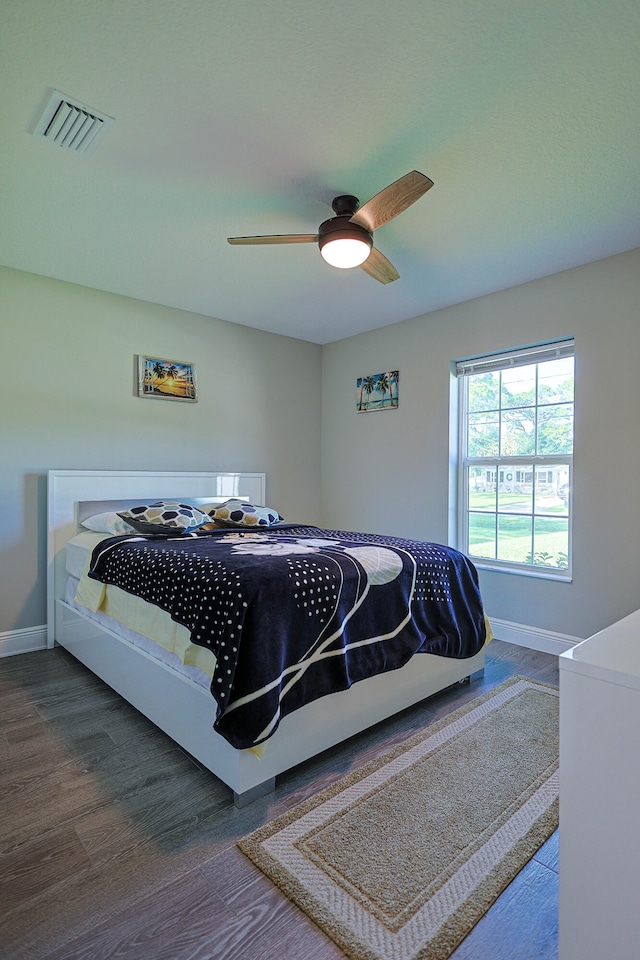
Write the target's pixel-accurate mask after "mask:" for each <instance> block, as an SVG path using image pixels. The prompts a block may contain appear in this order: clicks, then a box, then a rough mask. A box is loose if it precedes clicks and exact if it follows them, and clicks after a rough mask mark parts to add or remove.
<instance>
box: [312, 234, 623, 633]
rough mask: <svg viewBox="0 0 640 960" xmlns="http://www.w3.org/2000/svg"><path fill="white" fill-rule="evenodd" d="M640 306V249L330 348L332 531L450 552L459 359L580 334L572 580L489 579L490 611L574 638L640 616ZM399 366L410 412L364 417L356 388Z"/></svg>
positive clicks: (327, 411) (326, 359) (325, 456)
mask: <svg viewBox="0 0 640 960" xmlns="http://www.w3.org/2000/svg"><path fill="white" fill-rule="evenodd" d="M638 304H640V250H635V251H632V252H630V253H625V254H620V255H619V256H616V257H611V258H609V259H606V260H601V261H598V262H596V263H593V264H589V265H587V266H584V267H578V268H575V269H573V270H569V271H566V272H563V273H559V274H555V275H554V276H551V277H547V278H545V279H542V280H536V281H534V282H532V283H528V284H525V285H522V286H520V287H515V288H512V289H510V290H505V291H502V292H500V293H495V294H491V295H489V296H486V297H483V298H481V299H478V300H474V301H470V302H467V303H463V304H460V305H458V306H454V307H449V308H447V309H445V310H440V311H438V312H435V313H431V314H429V315H427V316H423V317H417V318H415V319H412V320H408V321H405V322H403V323H400V324H396V325H394V326H391V327H386V328H384V329H382V330H378V331H374V332H372V333H368V334H362V335H360V336H357V337H353V338H351V339H347V340H342V341H340V342H337V343H333V344H330V345H329V346H327V347H325V348H324V351H323V415H322V438H323V446H322V467H323V474H322V475H323V482H322V513H323V522H324V523H326V524H327V525H330V526H335V527H340V528H345V527H346V528H351V529H357V530H370V531H373V532H378V533H389V534H397V535H401V536H409V537H417V538H420V539H427V540H434V541H439V542H443V543H446V542H448V540H447V537H448V507H449V429H450V424H449V390H450V368H451V362H452V361H453V360H455V359H458V358H461V357H466V356H470V355H474V354H481V353H485V352H491V351H497V350H503V349H507V348H510V347H517V346H522V345H527V344H531V343H536V342H539V341H542V340H544V339H546V338H557V337H563V336H574V337H575V345H576V390H575V401H576V415H575V447H574V517H573V551H574V563H573V581H572V582H571V583H570V584H567V583H558V582H551V581H542V580H538V579H532V578H529V577H524V576H517V575H513V574H505V573H496V572H494V571H481V573H480V581H481V587H482V591H483V596H484V600H485V605H486V608H487V612H488V614H489V616H490V617H492V618H494V619H496V620H497V621H498V622H500V621H504V622H505V623H508V624H519V625H524V626H525V627H531V628H533V631H532V632H533V633H535V632H536V630H537V631H539V632H542V631H547V632H549V633H551V634H553V635H560V636H561V637H566V638H573V639H575V638H579V639H584V638H586V637H588V636H590V635H591V634H593V633H594V632H596V631H598V630H600V629H602V628H603V627H605V626H607V625H608V624H610V623H612V622H614V621H616V620H618V619H620V618H621V617H624V616H626V615H627V614H629V613H631V612H632V611H634V610H636V609H637V608H638V607H640V589H639V587H640V576H639V575H640V498H639V497H638V478H639V477H640V444H639V443H638V415H639V413H640V375H639V373H638V370H639V365H640V316H639V313H638ZM389 369H398V370H399V371H400V406H399V409H398V410H397V411H384V412H377V413H361V414H358V413H356V404H355V397H356V378H357V377H358V376H361V375H363V374H368V373H378V372H380V371H381V370H389ZM496 633H497V635H498V636H500V632H499V631H498V630H496ZM503 638H504V639H509V637H508V636H504V635H503Z"/></svg>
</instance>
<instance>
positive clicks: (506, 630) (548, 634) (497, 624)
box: [489, 616, 582, 656]
mask: <svg viewBox="0 0 640 960" xmlns="http://www.w3.org/2000/svg"><path fill="white" fill-rule="evenodd" d="M489 622H490V624H491V628H492V630H493V635H494V637H496V639H497V640H506V642H507V643H517V644H518V645H519V646H521V647H529V649H530V650H540V651H541V652H542V653H555V654H557V655H558V656H559V655H560V654H561V653H564V652H565V651H566V650H570V649H571V647H575V645H576V643H581V642H582V638H580V637H570V636H567V635H566V634H564V633H554V632H552V631H551V630H543V629H542V628H541V627H527V626H525V624H522V623H511V621H509V620H498V619H497V618H496V617H491V616H489Z"/></svg>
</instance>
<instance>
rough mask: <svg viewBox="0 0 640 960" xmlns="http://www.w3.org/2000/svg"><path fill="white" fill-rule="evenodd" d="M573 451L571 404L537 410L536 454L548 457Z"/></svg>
mask: <svg viewBox="0 0 640 960" xmlns="http://www.w3.org/2000/svg"><path fill="white" fill-rule="evenodd" d="M572 450H573V404H572V403H559V404H554V405H552V406H548V407H539V408H538V453H539V454H542V455H546V456H549V455H550V454H555V453H571V451H572Z"/></svg>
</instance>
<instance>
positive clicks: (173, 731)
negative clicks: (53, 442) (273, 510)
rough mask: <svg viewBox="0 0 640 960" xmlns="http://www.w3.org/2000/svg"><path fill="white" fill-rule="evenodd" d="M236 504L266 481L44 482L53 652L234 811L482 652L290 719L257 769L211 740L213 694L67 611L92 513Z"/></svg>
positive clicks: (101, 478)
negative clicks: (183, 757) (152, 733)
mask: <svg viewBox="0 0 640 960" xmlns="http://www.w3.org/2000/svg"><path fill="white" fill-rule="evenodd" d="M232 496H239V497H242V498H243V499H248V500H251V501H252V502H254V503H261V504H264V503H266V502H268V501H267V499H266V496H265V475H264V474H263V473H172V472H162V473H157V472H154V473H147V472H144V471H136V472H132V473H126V472H121V471H106V470H88V471H87V470H84V471H83V470H51V471H49V475H48V574H47V587H48V601H47V602H48V610H47V614H48V646H50V647H53V646H54V645H55V644H59V645H60V646H62V647H64V648H65V649H66V650H68V651H69V652H70V653H72V654H73V655H74V656H75V657H76V658H77V659H78V660H79V661H80V662H81V663H83V664H84V665H85V666H86V667H88V668H89V670H91V671H92V672H93V673H95V674H96V675H97V676H98V677H100V678H101V679H102V680H103V681H104V682H105V683H107V684H108V685H109V686H110V687H112V688H113V689H114V690H115V691H117V693H119V694H120V695H121V696H122V697H124V699H125V700H127V701H128V702H129V703H130V704H132V705H133V706H134V707H136V708H137V709H138V710H139V711H140V712H141V713H143V714H144V715H145V716H146V717H148V718H149V719H150V720H151V721H152V722H153V723H155V724H156V726H158V727H159V728H160V729H161V730H163V731H164V732H165V733H166V734H168V736H170V737H171V738H172V739H173V740H175V741H176V742H177V743H179V744H180V745H181V746H182V747H183V748H184V749H185V750H187V751H188V753H190V754H191V755H192V756H193V757H195V758H196V759H197V760H198V761H199V762H200V763H202V764H203V765H204V766H205V767H206V768H207V769H208V770H210V771H211V772H212V773H213V774H215V776H216V777H219V778H220V780H222V781H224V783H226V784H227V785H228V786H229V787H231V789H232V790H233V794H234V802H235V804H236V806H244V805H245V804H246V803H249V802H250V801H251V800H253V799H254V798H255V797H257V796H259V795H261V794H264V793H266V792H268V791H270V790H272V789H273V788H274V786H275V778H276V776H277V775H278V774H279V773H282V772H283V771H285V770H288V769H290V768H291V767H294V766H295V765H296V764H298V763H301V762H302V761H303V760H307V759H309V758H310V757H313V756H315V755H316V754H318V753H320V752H321V751H323V750H326V749H327V748H328V747H331V746H334V745H335V744H336V743H340V742H342V741H343V740H346V739H347V738H348V737H350V736H353V734H355V733H359V732H360V731H361V730H364V729H366V728H367V727H370V726H373V724H375V723H378V722H379V721H380V720H384V719H386V718H387V717H390V716H392V715H393V714H394V713H398V712H399V711H400V710H403V709H405V708H406V707H408V706H411V705H412V704H414V703H418V702H419V701H421V700H424V699H425V698H426V697H429V696H432V695H433V694H434V693H437V692H438V691H439V690H443V689H444V688H445V687H448V686H450V685H451V684H453V683H456V682H459V681H462V680H464V679H465V678H467V677H469V676H471V677H475V676H476V675H481V674H482V671H483V669H484V650H482V651H480V653H478V654H476V656H474V657H471V658H469V659H467V660H453V659H450V658H446V657H436V656H431V655H430V654H420V656H416V657H414V658H413V659H412V660H411V662H410V663H409V664H407V665H406V666H405V667H403V668H402V669H400V670H394V671H391V672H389V673H386V674H383V675H382V676H377V677H372V678H370V679H368V680H363V681H360V682H359V683H356V684H354V686H353V687H351V689H350V690H346V691H344V692H340V693H335V694H332V695H331V696H330V697H323V698H321V699H319V700H316V701H314V702H313V703H311V704H308V705H307V706H306V707H304V708H302V709H300V710H297V711H296V712H295V713H293V714H291V715H289V716H288V717H285V718H284V720H283V721H282V722H281V724H280V726H279V728H278V730H277V731H276V733H275V734H274V736H273V737H271V738H270V740H269V742H268V744H267V747H266V750H265V751H264V755H263V756H262V758H261V759H258V758H257V757H256V756H255V754H253V753H252V752H251V751H250V750H236V749H235V748H234V747H232V746H231V745H230V744H229V743H227V741H226V740H225V739H224V738H223V737H221V736H220V735H219V734H217V733H216V732H215V731H214V730H213V722H214V719H215V701H214V699H213V697H212V696H211V694H210V693H209V691H208V690H206V689H204V688H203V687H201V686H199V685H198V684H197V683H195V682H194V681H193V680H191V679H189V678H187V677H185V676H184V675H182V674H180V673H178V672H177V671H176V670H174V669H172V668H171V667H169V666H167V665H165V664H163V663H162V662H161V661H160V660H156V659H154V658H153V657H151V656H149V655H148V654H147V653H145V652H144V651H142V650H140V649H139V648H138V647H136V646H134V645H133V644H131V643H130V642H128V641H127V640H123V639H122V638H121V637H119V636H117V635H116V634H115V633H112V632H111V631H110V630H108V629H105V628H104V627H101V626H99V625H98V624H96V623H95V622H93V621H91V620H89V619H88V618H86V617H84V616H82V615H81V614H79V613H78V612H77V611H76V610H75V609H73V608H72V607H71V606H69V605H68V604H67V603H65V600H64V596H65V589H66V583H67V579H68V574H67V572H66V568H65V547H66V543H67V541H68V540H69V539H70V538H71V537H73V536H75V534H76V533H78V531H79V530H80V529H81V527H80V522H81V520H83V519H85V518H86V517H87V516H90V515H91V514H93V513H100V512H103V511H106V510H115V509H119V508H122V507H126V506H130V505H133V504H135V503H145V502H147V503H148V502H149V501H150V500H152V499H164V500H181V501H184V502H187V503H192V504H194V505H197V504H198V502H200V503H204V502H207V501H211V500H213V499H215V498H220V499H222V500H224V499H227V498H228V497H232Z"/></svg>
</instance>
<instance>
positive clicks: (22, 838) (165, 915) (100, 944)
mask: <svg viewBox="0 0 640 960" xmlns="http://www.w3.org/2000/svg"><path fill="white" fill-rule="evenodd" d="M515 674H522V675H526V676H531V677H536V678H538V679H541V680H545V681H547V682H550V683H557V682H558V666H557V658H556V657H554V656H551V655H549V654H544V653H538V652H535V651H532V650H527V649H525V648H523V647H518V646H514V645H512V644H508V643H503V642H501V641H499V640H495V641H493V642H492V643H491V645H490V646H489V647H488V650H487V666H486V669H485V676H484V678H483V679H482V680H480V681H477V682H475V683H473V684H472V685H471V686H469V687H459V686H458V687H455V688H452V689H450V690H448V691H445V692H443V693H441V694H438V695H437V696H436V697H433V698H432V699H431V700H428V701H425V702H423V703H422V704H420V705H418V706H416V707H412V708H410V709H409V710H406V711H404V712H403V713H402V714H400V715H399V716H397V717H395V718H392V719H391V720H388V721H385V722H384V723H382V724H379V725H378V726H376V727H375V728H373V729H372V730H369V731H366V732H364V733H362V734H360V735H358V736H357V737H354V738H352V739H351V740H350V741H348V742H347V743H346V744H341V745H339V746H338V747H335V748H333V749H332V750H329V751H327V752H326V753H324V754H322V755H321V756H320V757H318V758H316V759H314V760H310V761H308V762H307V763H305V764H302V765H301V766H299V767H297V768H296V769H294V770H292V771H290V772H289V773H287V774H283V775H282V776H281V777H279V778H278V782H277V784H276V791H275V794H274V795H272V796H270V797H263V798H260V799H259V800H257V801H255V803H253V804H251V805H249V806H248V807H245V808H244V809H243V810H237V809H236V808H235V807H234V806H233V803H232V797H231V791H230V790H229V789H228V788H227V787H225V786H224V784H222V783H220V781H218V780H217V779H216V778H215V777H213V776H212V775H211V774H210V773H209V772H208V771H206V770H203V769H202V768H201V767H200V766H199V765H198V764H197V763H196V762H195V761H194V760H193V759H192V758H191V757H189V756H187V755H186V754H185V753H183V752H182V751H181V750H180V748H179V747H177V746H176V745H175V744H174V743H173V742H172V741H170V740H169V739H168V738H167V737H166V736H165V735H164V734H162V733H160V731H158V730H157V729H156V728H155V727H154V726H153V725H152V724H151V723H149V722H148V721H147V720H146V719H145V718H144V717H142V716H141V715H140V714H139V713H137V712H136V711H135V710H134V709H133V708H132V707H130V706H129V705H128V704H127V703H125V702H124V701H123V700H121V699H120V697H118V696H117V694H115V693H113V692H112V691H111V690H110V689H109V688H108V687H106V686H105V685H104V684H103V683H102V682H101V681H100V680H98V679H97V678H96V677H94V676H93V675H92V674H91V673H89V672H88V671H87V670H85V668H84V667H82V666H81V665H80V664H79V663H77V662H76V661H75V660H74V659H73V657H71V656H70V655H69V654H68V653H67V652H66V651H64V650H62V649H60V648H56V649H55V650H48V651H43V652H38V653H32V654H23V655H20V656H16V657H9V658H5V659H0V798H1V810H2V816H1V817H0V945H1V946H0V953H1V955H2V957H3V958H4V960H45V958H46V960H107V958H116V957H117V958H119V960H134V958H135V960H147V958H149V960H151V958H153V960H187V958H188V960H213V958H215V960H343V958H344V957H345V955H344V953H343V952H342V951H341V950H340V949H339V948H338V947H337V946H336V945H335V944H334V943H333V942H332V941H331V940H330V939H329V938H328V937H326V936H325V935H324V934H323V933H322V932H321V931H320V930H318V928H317V927H316V926H315V925H314V924H313V923H311V921H310V920H308V919H307V917H306V916H305V915H304V914H303V913H302V912H301V911H300V910H298V908H297V907H295V906H293V904H291V903H290V902H289V901H288V900H287V898H286V897H285V896H284V895H283V894H281V893H280V891H279V890H278V889H277V888H276V887H274V886H273V885H272V884H271V882H270V881H269V880H267V879H266V878H265V877H264V876H263V875H262V874H261V873H260V872H259V871H258V870H257V869H256V868H255V867H254V866H253V865H252V864H251V863H250V862H249V861H248V860H247V859H246V858H245V857H244V856H243V855H242V854H241V853H240V852H239V850H238V849H237V847H236V846H235V844H236V841H237V840H238V839H239V838H240V837H242V836H244V835H245V834H246V833H249V832H250V831H252V830H254V829H256V828H257V827H258V826H260V825H261V824H262V823H265V822H267V821H269V820H271V819H273V818H274V817H276V816H277V815H278V814H279V813H282V812H284V810H285V809H288V808H290V807H292V806H294V805H295V804H297V803H299V802H300V801H301V800H303V799H304V798H305V797H307V796H309V795H311V794H314V793H316V792H317V791H318V790H320V789H321V788H322V787H324V786H326V785H327V784H329V783H332V782H333V781H335V780H337V779H339V778H340V777H341V776H343V775H344V774H345V773H347V772H349V771H350V770H353V769H356V768H358V767H359V766H361V765H362V764H364V763H366V762H367V761H368V760H369V759H371V758H372V757H374V756H376V755H378V754H379V753H381V752H383V751H384V750H386V749H387V748H388V747H391V746H393V745H394V744H396V743H399V742H401V741H402V740H404V739H405V738H406V737H408V736H410V735H411V734H413V733H414V732H416V731H418V730H420V729H422V728H423V727H424V726H425V725H427V724H428V723H429V722H431V721H432V720H434V719H438V718H440V717H442V716H444V715H446V714H447V713H448V712H450V711H451V710H453V709H455V708H456V707H458V706H460V705H461V704H462V703H464V702H465V701H467V700H469V699H471V698H473V697H475V696H477V695H479V694H480V693H482V692H484V691H486V690H488V689H490V688H491V687H493V686H495V685H497V684H498V683H500V682H501V681H502V680H504V679H506V678H507V677H509V676H513V675H515ZM557 915H558V838H557V833H556V834H554V836H553V837H551V838H550V839H549V841H547V843H546V844H545V845H544V847H542V849H541V850H540V851H539V852H538V854H537V855H536V856H535V857H534V859H533V860H531V861H530V862H529V863H528V864H527V866H526V867H525V868H524V869H523V870H522V871H521V873H520V874H519V875H518V877H516V879H515V880H514V881H513V882H512V883H511V884H510V886H509V887H508V888H507V889H506V890H505V891H504V893H503V894H502V896H501V897H500V898H499V899H498V900H497V901H496V903H495V904H494V905H493V907H492V908H491V909H490V910H489V912H488V913H487V914H486V915H485V917H483V918H482V920H481V921H480V922H479V923H478V924H477V925H476V927H475V928H474V929H473V930H472V932H471V933H470V934H469V936H468V937H467V938H466V940H465V941H464V942H463V943H462V944H461V945H460V946H459V947H458V949H457V950H456V951H455V953H454V954H453V960H507V958H508V960H557V955H558V948H557V926H558V916H557Z"/></svg>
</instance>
